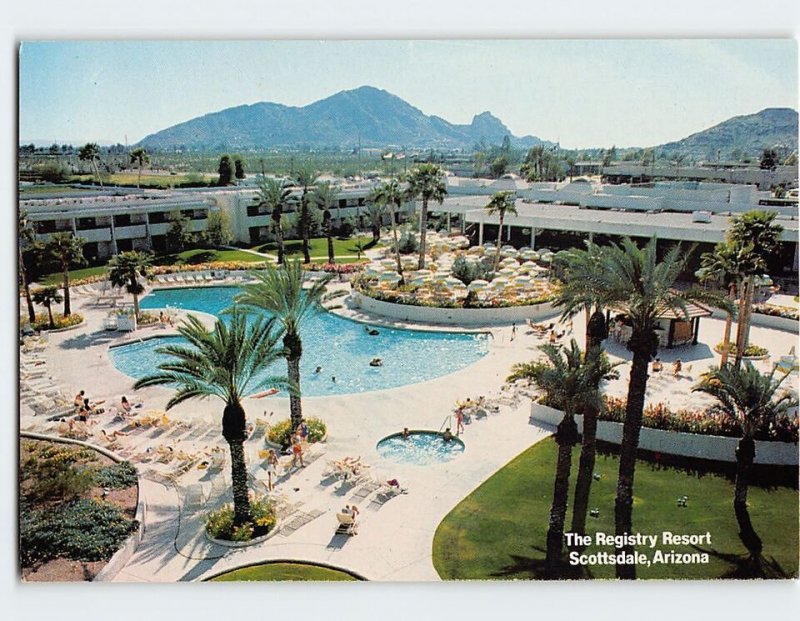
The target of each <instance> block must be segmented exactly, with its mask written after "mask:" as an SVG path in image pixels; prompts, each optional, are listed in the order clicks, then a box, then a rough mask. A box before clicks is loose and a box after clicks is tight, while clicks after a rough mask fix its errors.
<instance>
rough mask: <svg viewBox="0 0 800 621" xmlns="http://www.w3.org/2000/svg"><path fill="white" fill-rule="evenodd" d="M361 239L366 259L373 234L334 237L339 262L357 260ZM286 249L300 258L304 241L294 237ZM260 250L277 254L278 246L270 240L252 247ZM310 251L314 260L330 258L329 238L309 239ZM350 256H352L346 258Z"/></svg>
mask: <svg viewBox="0 0 800 621" xmlns="http://www.w3.org/2000/svg"><path fill="white" fill-rule="evenodd" d="M359 240H360V241H361V243H362V253H361V258H362V260H363V259H364V253H363V250H364V249H365V248H366V249H369V248H371V247H372V236H371V235H364V236H362V237H358V238H355V237H354V238H351V239H339V238H338V237H334V238H333V254H334V257H335V258H336V262H337V263H353V262H355V261H357V260H358V259H357V258H356V257H357V255H358V249H357V248H356V242H357V241H359ZM283 247H284V251H285V252H286V255H287V256H288V257H291V258H298V257H302V256H303V241H302V240H300V239H292V240H288V241H286V242H284V245H283ZM252 249H253V250H256V251H258V252H268V253H270V254H276V253H277V252H278V247H277V245H276V244H275V242H269V243H266V244H260V245H258V246H254V247H253V248H252ZM308 252H309V254H310V255H311V260H312V261H315V262H317V261H320V260H324V261H327V260H328V240H327V238H325V237H313V238H311V239H309V240H308ZM346 256H349V257H351V258H345V257H346Z"/></svg>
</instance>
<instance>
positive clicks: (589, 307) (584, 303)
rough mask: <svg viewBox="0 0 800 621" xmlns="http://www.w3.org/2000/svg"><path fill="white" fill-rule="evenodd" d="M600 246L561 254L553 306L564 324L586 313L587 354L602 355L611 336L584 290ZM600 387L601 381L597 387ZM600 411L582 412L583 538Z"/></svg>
mask: <svg viewBox="0 0 800 621" xmlns="http://www.w3.org/2000/svg"><path fill="white" fill-rule="evenodd" d="M599 250H600V247H599V246H595V245H590V246H589V247H588V248H587V249H586V250H580V249H570V250H565V251H562V252H559V253H558V254H557V255H556V259H555V262H556V263H557V264H558V265H560V266H561V269H562V273H563V276H562V283H561V286H560V287H559V288H558V290H557V293H556V297H555V299H554V300H553V305H554V306H556V307H560V308H562V309H563V313H562V316H561V319H562V321H564V320H567V319H572V317H574V316H575V315H576V314H578V313H579V312H581V311H584V312H585V314H586V333H585V343H586V352H587V355H595V350H597V353H599V352H600V350H601V347H602V344H603V341H604V340H605V339H606V338H607V337H608V326H607V325H606V320H605V316H604V315H603V311H602V308H601V306H600V305H599V300H598V299H597V296H596V295H595V292H594V291H593V290H591V289H585V288H584V287H583V285H582V282H583V281H584V280H585V279H587V278H591V277H592V276H593V274H594V272H595V271H596V270H598V269H601V268H602V260H601V257H600V252H599ZM599 386H600V384H599V382H598V388H599ZM598 413H599V410H598V408H596V407H594V405H593V404H591V403H589V404H586V405H585V407H584V409H583V429H582V433H581V456H580V461H579V462H578V474H577V476H576V477H575V500H574V502H573V505H572V528H571V530H572V532H574V533H578V534H580V535H583V534H585V532H586V516H587V513H588V511H589V494H590V492H591V488H592V481H593V476H594V466H595V461H596V456H597V416H598Z"/></svg>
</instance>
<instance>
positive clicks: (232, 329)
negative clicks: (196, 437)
mask: <svg viewBox="0 0 800 621" xmlns="http://www.w3.org/2000/svg"><path fill="white" fill-rule="evenodd" d="M277 323H278V322H277V320H276V319H272V318H271V319H269V320H265V319H264V318H262V317H259V318H252V319H248V318H247V316H246V315H245V314H244V313H242V312H240V311H239V310H238V309H237V308H236V307H234V308H233V309H232V310H231V311H230V312H229V314H228V316H227V317H226V319H225V320H224V321H223V320H219V321H217V322H216V324H215V325H214V328H213V330H208V329H207V328H206V327H205V326H203V324H202V323H201V322H200V320H199V319H198V318H197V317H195V316H194V315H189V316H188V318H187V319H186V320H184V321H182V322H181V324H180V325H179V326H178V333H179V334H180V335H181V336H182V337H183V339H184V340H185V341H188V342H187V343H186V344H178V343H176V344H173V345H165V346H163V347H159V348H158V349H157V350H156V351H157V353H159V354H161V355H167V356H170V359H168V360H167V361H166V362H163V363H162V364H160V365H159V366H158V369H159V370H158V371H157V372H155V373H152V374H150V375H147V376H145V377H143V378H141V379H139V380H137V381H136V383H135V384H134V388H136V389H139V388H145V387H147V386H169V387H172V388H174V389H175V391H176V392H175V395H174V396H173V397H171V398H170V400H169V401H168V402H167V406H166V409H167V410H169V409H171V408H173V407H175V406H176V405H178V404H179V403H182V402H184V401H186V400H188V399H198V398H199V399H202V398H206V397H218V398H219V399H221V400H222V401H223V402H224V403H225V408H224V410H223V412H222V436H223V437H224V438H225V441H226V442H227V443H228V447H229V449H230V453H231V481H232V487H233V510H234V518H233V524H234V526H242V525H244V524H248V523H250V522H251V521H252V513H251V509H250V499H249V498H248V491H247V464H246V463H245V451H244V441H245V440H246V439H247V417H246V413H245V410H244V406H243V405H242V401H243V400H244V398H245V397H247V396H248V395H251V394H254V393H258V392H260V391H263V390H265V389H267V388H272V387H275V388H287V387H288V388H289V389H290V390H292V386H291V384H290V383H288V382H287V381H286V378H285V377H276V376H272V375H269V376H267V375H265V374H266V372H267V370H268V369H269V367H270V365H272V364H273V363H275V362H277V360H278V359H279V358H281V357H282V356H283V355H284V352H283V350H282V349H281V348H280V347H279V345H278V342H279V339H280V337H281V335H280V332H279V331H278V330H277V329H276V328H277Z"/></svg>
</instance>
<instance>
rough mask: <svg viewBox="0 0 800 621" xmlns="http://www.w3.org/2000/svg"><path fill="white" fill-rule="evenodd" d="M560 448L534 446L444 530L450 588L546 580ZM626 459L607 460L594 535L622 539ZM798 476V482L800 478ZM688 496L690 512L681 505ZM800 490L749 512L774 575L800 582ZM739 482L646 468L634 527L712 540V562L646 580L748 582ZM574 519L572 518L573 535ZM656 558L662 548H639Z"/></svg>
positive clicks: (437, 551)
mask: <svg viewBox="0 0 800 621" xmlns="http://www.w3.org/2000/svg"><path fill="white" fill-rule="evenodd" d="M578 455H579V447H576V449H575V453H574V456H573V461H572V465H573V468H572V475H571V477H570V501H571V499H572V494H573V491H574V484H575V476H576V474H577V466H578ZM555 458H556V445H555V442H554V440H553V439H552V438H548V439H547V440H545V441H543V442H540V443H538V444H536V445H535V446H533V447H531V448H529V449H528V450H526V451H525V452H523V453H522V454H520V455H519V456H517V457H516V458H515V459H514V460H512V461H511V462H510V463H509V464H508V465H506V466H505V467H504V468H503V469H501V470H500V471H499V472H497V473H496V474H495V475H494V476H492V477H491V478H490V479H488V480H487V481H486V482H485V483H483V485H481V486H480V487H479V488H478V489H476V490H475V491H474V492H473V493H472V494H470V495H469V496H468V497H467V498H465V499H464V500H463V501H462V502H461V503H459V505H458V506H456V507H455V509H453V510H452V511H451V512H450V513H449V514H448V515H447V516H446V517H445V519H444V520H443V521H442V522H441V524H439V527H438V529H437V531H436V535H435V537H434V541H433V563H434V566H435V567H436V570H437V571H438V572H439V575H440V576H441V577H442V578H443V579H448V580H459V579H461V580H464V579H467V580H469V579H471V580H491V579H497V580H509V579H528V580H530V579H538V578H541V577H542V568H543V561H544V557H545V537H546V533H547V524H548V516H549V511H550V503H551V501H552V493H553V475H554V471H555ZM618 465H619V461H618V459H617V457H616V456H613V455H605V454H604V455H598V457H597V465H596V468H595V472H597V473H599V474H600V475H601V478H600V480H599V481H593V482H592V492H591V499H590V504H589V506H590V508H595V507H596V508H598V509H599V510H600V515H599V517H598V518H592V517H588V518H587V520H588V524H587V534H590V535H591V536H592V538H593V540H594V534H595V533H596V532H603V533H608V534H609V535H613V534H614V492H615V487H616V480H617V468H618ZM796 476H797V475H796V474H795V475H794V477H793V479H792V480H796ZM684 495H685V496H688V498H689V500H688V503H687V506H686V507H685V508H680V507H678V506H677V502H676V501H677V498H678V497H680V496H684ZM797 500H798V491H797V489H796V488H790V487H784V486H779V485H773V486H770V487H758V486H755V485H753V486H751V487H750V492H749V495H748V501H749V502H748V506H749V509H750V517H751V518H752V522H753V526H754V528H755V530H756V532H757V533H758V534H759V536H760V537H761V538H762V540H763V543H764V552H763V556H764V558H765V559H766V561H767V564H770V569H768V575H770V576H775V577H796V576H797V572H798V531H797V521H798V502H797ZM732 502H733V483H732V481H731V480H730V479H729V478H726V477H724V476H722V475H717V474H711V473H708V472H696V471H693V472H688V471H683V470H677V469H675V468H671V467H666V466H663V465H660V464H657V463H652V462H647V461H643V460H640V461H639V462H638V463H637V469H636V479H635V500H634V514H633V520H634V529H635V530H636V531H637V532H641V533H643V534H656V535H659V536H660V534H661V533H662V532H663V531H671V532H673V533H677V534H692V533H705V532H706V531H708V532H710V533H711V545H710V546H700V547H701V548H703V549H704V550H705V549H708V551H709V554H710V562H709V563H708V564H688V565H673V564H670V565H651V566H650V567H645V566H642V565H638V566H637V576H638V577H639V578H644V579H648V578H685V579H701V578H723V577H746V576H745V575H743V574H742V573H738V572H737V570H739V569H740V568H739V566H738V563H739V562H741V561H743V560H744V559H745V558H746V556H747V554H746V551H745V548H744V546H743V545H742V543H741V541H740V539H739V537H738V534H737V533H738V528H737V524H736V518H735V516H734V513H733V506H732ZM571 520H572V515H571V512H569V513H568V515H567V520H566V524H565V526H566V530H569V525H570V523H571ZM656 549H660V550H662V551H663V552H668V551H669V550H671V549H674V550H675V551H676V552H678V553H684V552H695V551H697V550H695V549H694V548H692V547H691V546H681V545H661V544H660V543H659V544H658V546H657V548H656ZM639 550H641V551H643V552H646V553H647V554H649V555H651V556H652V552H653V550H649V549H643V548H639ZM599 551H607V552H612V553H613V548H610V547H608V546H594V545H593V546H590V547H589V548H587V549H586V551H585V553H587V554H591V553H592V552H599ZM585 577H587V578H614V566H613V565H594V566H592V567H589V568H588V571H587V573H586V574H585Z"/></svg>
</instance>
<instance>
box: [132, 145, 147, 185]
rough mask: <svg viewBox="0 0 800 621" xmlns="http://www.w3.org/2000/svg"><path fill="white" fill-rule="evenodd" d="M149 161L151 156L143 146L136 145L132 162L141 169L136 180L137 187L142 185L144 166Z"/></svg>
mask: <svg viewBox="0 0 800 621" xmlns="http://www.w3.org/2000/svg"><path fill="white" fill-rule="evenodd" d="M149 162H150V156H149V155H148V153H147V151H145V150H144V149H143V148H142V147H136V148H135V149H134V150H133V151H131V164H136V167H137V168H138V169H139V179H138V181H137V182H136V187H137V188H140V187H142V168H144V165H145V164H148V163H149Z"/></svg>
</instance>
